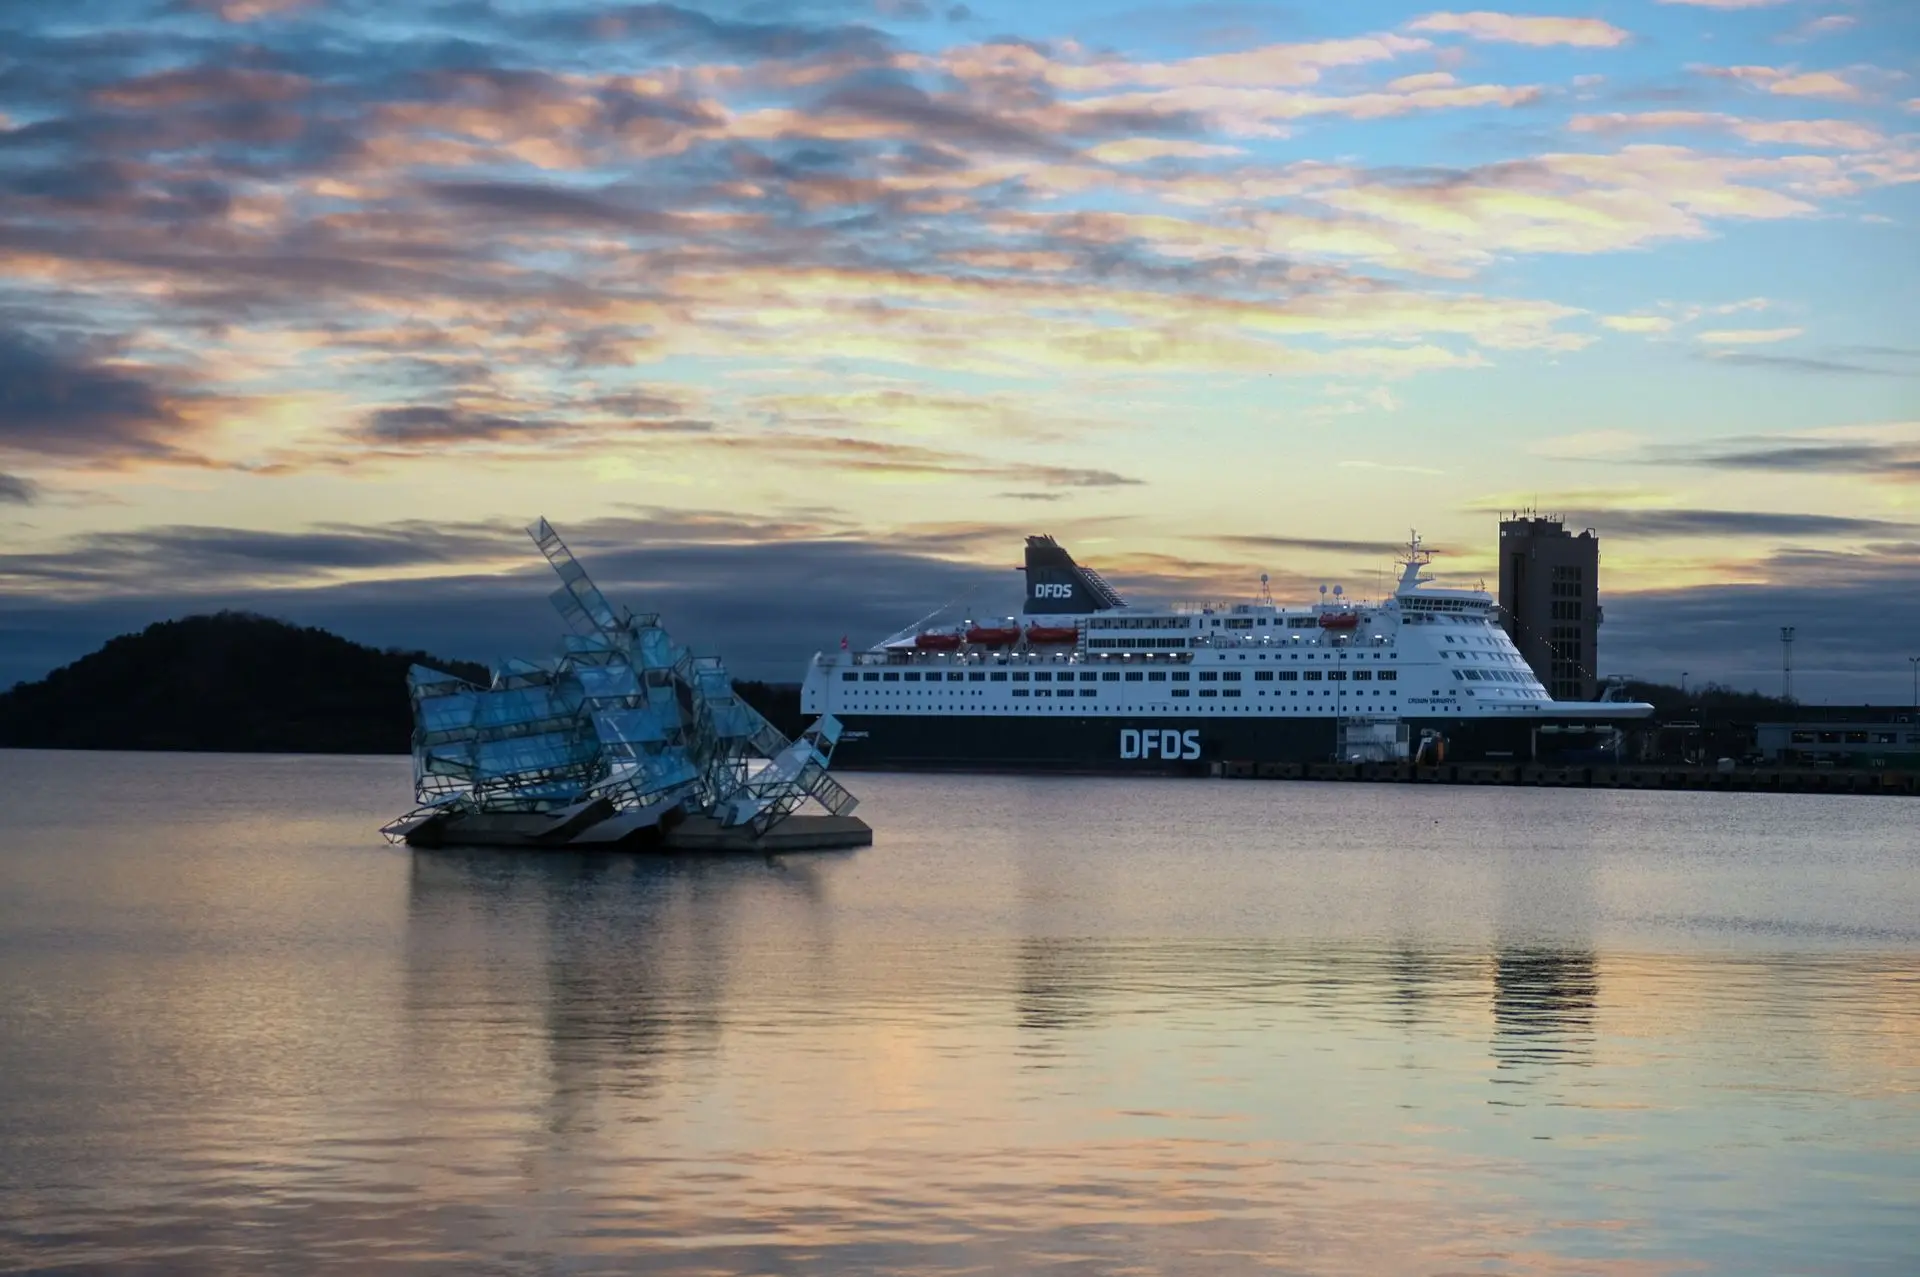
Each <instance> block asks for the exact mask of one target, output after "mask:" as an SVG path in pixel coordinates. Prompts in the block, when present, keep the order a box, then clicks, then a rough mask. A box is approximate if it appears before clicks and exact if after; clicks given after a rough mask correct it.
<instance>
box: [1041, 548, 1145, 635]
mask: <svg viewBox="0 0 1920 1277" xmlns="http://www.w3.org/2000/svg"><path fill="white" fill-rule="evenodd" d="M1021 571H1023V572H1025V573H1026V574H1027V602H1026V607H1025V608H1024V609H1022V610H1023V611H1024V612H1025V613H1026V614H1027V615H1028V616H1032V615H1034V614H1035V613H1041V614H1047V615H1054V614H1060V613H1073V614H1080V613H1086V612H1105V611H1108V610H1110V609H1112V608H1117V607H1125V606H1126V605H1127V602H1126V600H1125V599H1123V598H1121V597H1120V594H1119V592H1118V591H1116V590H1115V589H1114V588H1113V587H1112V586H1111V585H1108V584H1107V583H1106V582H1105V581H1104V580H1102V579H1101V576H1100V574H1099V573H1098V572H1095V571H1094V570H1093V569H1092V568H1087V567H1081V566H1080V565H1079V564H1078V563H1075V562H1074V561H1073V556H1072V555H1071V554H1068V553H1067V551H1066V547H1064V546H1062V545H1061V544H1060V543H1059V542H1058V541H1055V540H1054V539H1053V538H1052V537H1050V536H1030V537H1028V538H1027V563H1026V566H1025V567H1024V568H1022V569H1021Z"/></svg>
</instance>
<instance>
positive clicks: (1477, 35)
mask: <svg viewBox="0 0 1920 1277" xmlns="http://www.w3.org/2000/svg"><path fill="white" fill-rule="evenodd" d="M1407 29H1408V30H1409V31H1430V32H1434V33H1436V34H1445V35H1464V36H1467V37H1468V38H1470V39H1474V40H1488V41H1492V42H1495V43H1499V44H1528V45H1534V46H1546V45H1556V44H1565V45H1573V46H1575V47H1577V48H1586V49H1611V48H1614V47H1615V46H1617V45H1622V44H1625V43H1626V42H1627V41H1628V40H1630V39H1632V38H1633V37H1632V36H1631V35H1630V34H1629V33H1628V32H1626V31H1622V30H1621V29H1620V28H1619V27H1616V26H1614V25H1613V24H1612V23H1610V22H1602V21H1601V20H1600V19H1598V18H1554V17H1545V18H1540V17H1523V16H1520V15H1517V14H1511V13H1492V12H1489V11H1487V10H1476V11H1475V12H1472V13H1429V14H1427V15H1426V16H1425V17H1423V18H1416V19H1414V20H1413V21H1412V22H1409V23H1408V24H1407Z"/></svg>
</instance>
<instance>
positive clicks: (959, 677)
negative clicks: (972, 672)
mask: <svg viewBox="0 0 1920 1277" xmlns="http://www.w3.org/2000/svg"><path fill="white" fill-rule="evenodd" d="M966 681H967V676H966V675H965V674H963V673H961V672H960V671H959V670H949V671H948V672H947V682H949V683H964V682H966Z"/></svg>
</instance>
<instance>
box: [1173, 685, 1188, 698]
mask: <svg viewBox="0 0 1920 1277" xmlns="http://www.w3.org/2000/svg"><path fill="white" fill-rule="evenodd" d="M1173 694H1174V695H1175V696H1188V695H1191V693H1190V692H1188V691H1187V689H1186V688H1184V687H1176V688H1174V689H1173Z"/></svg>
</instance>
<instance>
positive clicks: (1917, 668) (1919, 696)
mask: <svg viewBox="0 0 1920 1277" xmlns="http://www.w3.org/2000/svg"><path fill="white" fill-rule="evenodd" d="M1907 664H1909V665H1911V666H1913V710H1914V713H1916V714H1920V656H1909V657H1908V658H1907Z"/></svg>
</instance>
